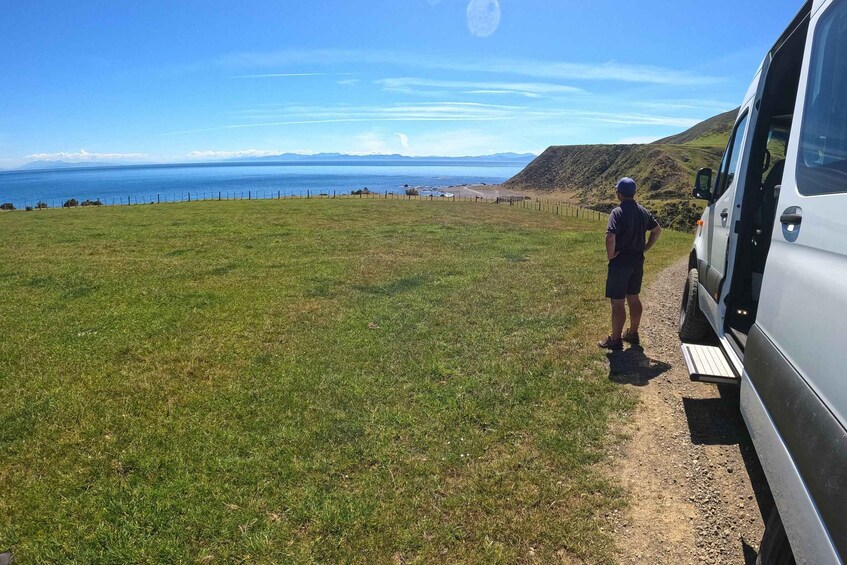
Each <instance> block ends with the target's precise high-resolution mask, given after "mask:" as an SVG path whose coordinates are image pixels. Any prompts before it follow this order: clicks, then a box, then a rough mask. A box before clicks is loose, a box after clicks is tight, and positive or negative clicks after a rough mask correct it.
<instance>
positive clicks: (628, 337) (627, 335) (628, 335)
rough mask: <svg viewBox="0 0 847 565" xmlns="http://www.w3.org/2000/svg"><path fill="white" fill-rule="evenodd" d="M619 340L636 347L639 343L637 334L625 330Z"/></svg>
mask: <svg viewBox="0 0 847 565" xmlns="http://www.w3.org/2000/svg"><path fill="white" fill-rule="evenodd" d="M621 339H622V340H624V341H627V342H629V343H631V344H632V345H638V344H640V343H641V338H639V337H638V332H635V333H633V332H631V331H629V330H626V331H625V332H624V333H623V335H622V336H621Z"/></svg>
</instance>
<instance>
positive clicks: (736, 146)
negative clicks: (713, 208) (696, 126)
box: [714, 114, 748, 199]
mask: <svg viewBox="0 0 847 565" xmlns="http://www.w3.org/2000/svg"><path fill="white" fill-rule="evenodd" d="M747 116H748V114H744V117H743V118H741V120H739V122H738V123H737V124H736V125H735V131H733V132H732V137H731V138H730V140H729V143H728V144H727V146H726V153H724V156H723V161H721V168H720V171H719V173H718V178H717V179H716V180H715V190H714V198H715V199H718V198H720V196H721V195H722V194H723V193H724V192H726V189H727V188H728V187H729V186H731V185H732V181H733V180H735V169H736V167H737V166H738V159H739V157H741V141H742V140H743V139H744V133H745V132H746V131H747Z"/></svg>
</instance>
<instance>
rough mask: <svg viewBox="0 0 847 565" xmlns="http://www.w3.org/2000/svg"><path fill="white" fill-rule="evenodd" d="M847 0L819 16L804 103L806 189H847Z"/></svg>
mask: <svg viewBox="0 0 847 565" xmlns="http://www.w3.org/2000/svg"><path fill="white" fill-rule="evenodd" d="M845 92H847V3H845V2H838V3H836V4H833V5H832V6H831V7H830V8H829V9H828V10H827V11H826V12H825V13H824V14H823V15H822V16H821V18H820V20H819V21H818V25H817V29H816V30H815V39H814V47H813V48H812V59H811V66H810V69H809V82H808V85H807V87H806V101H805V104H804V106H805V107H804V108H803V128H802V132H801V134H800V158H799V159H798V160H797V188H798V190H799V191H800V194H804V195H815V194H832V193H835V192H847V97H845V95H844V93H845Z"/></svg>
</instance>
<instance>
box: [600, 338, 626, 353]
mask: <svg viewBox="0 0 847 565" xmlns="http://www.w3.org/2000/svg"><path fill="white" fill-rule="evenodd" d="M597 347H602V348H603V349H610V350H612V351H620V350H621V349H623V340H620V339H612V336H608V337H607V338H606V339H604V340H603V341H598V342H597Z"/></svg>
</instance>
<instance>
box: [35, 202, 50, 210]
mask: <svg viewBox="0 0 847 565" xmlns="http://www.w3.org/2000/svg"><path fill="white" fill-rule="evenodd" d="M35 207H36V208H37V209H38V210H44V209H46V208H47V203H46V202H39V203H38V204H36V205H35Z"/></svg>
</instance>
